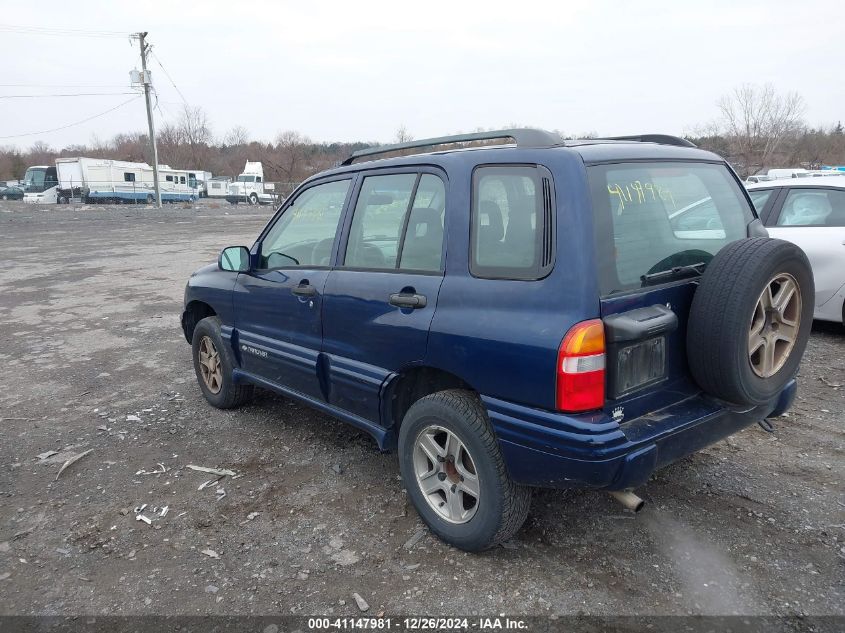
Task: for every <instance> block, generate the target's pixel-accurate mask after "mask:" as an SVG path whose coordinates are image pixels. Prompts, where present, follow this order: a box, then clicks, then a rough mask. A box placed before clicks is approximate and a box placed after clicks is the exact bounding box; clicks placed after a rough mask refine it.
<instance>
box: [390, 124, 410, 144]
mask: <svg viewBox="0 0 845 633" xmlns="http://www.w3.org/2000/svg"><path fill="white" fill-rule="evenodd" d="M413 140H414V136H413V135H412V134H411V133H410V132H409V131H408V128H406V127H405V124H404V123H403V124H402V125H400V126H399V128H398V129H397V130H396V136H394V137H393V142H394V143H408V142H410V141H413Z"/></svg>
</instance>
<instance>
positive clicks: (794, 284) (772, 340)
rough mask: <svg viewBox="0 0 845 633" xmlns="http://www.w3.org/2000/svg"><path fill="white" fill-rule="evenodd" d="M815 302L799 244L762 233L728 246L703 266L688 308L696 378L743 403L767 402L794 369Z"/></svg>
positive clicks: (691, 362) (724, 396) (720, 395)
mask: <svg viewBox="0 0 845 633" xmlns="http://www.w3.org/2000/svg"><path fill="white" fill-rule="evenodd" d="M814 303H815V287H814V285H813V274H812V271H811V268H810V262H809V261H808V260H807V256H806V255H805V254H804V251H802V250H801V249H800V248H799V247H798V246H796V245H795V244H792V243H791V242H785V241H783V240H776V239H769V238H766V237H753V238H748V239H742V240H739V241H736V242H733V243H731V244H728V245H727V246H726V247H725V248H723V249H722V250H721V251H719V253H717V254H716V256H715V257H714V258H713V259H712V260H711V261H710V263H709V264H708V265H707V269H706V270H705V271H704V275H702V278H701V283H700V284H699V287H698V289H697V290H696V292H695V296H694V297H693V300H692V307H691V308H690V313H689V324H688V326H687V356H688V358H689V366H690V371H691V372H692V375H693V377H694V378H695V380H696V382H698V384H699V385H700V386H701V388H702V389H704V391H706V392H707V393H709V394H711V395H713V396H716V397H717V398H721V399H722V400H727V401H728V402H733V403H736V404H740V405H760V404H764V403H766V402H769V401H770V400H772V399H773V398H774V397H776V396H777V395H778V394H779V393H780V391H781V390H782V389H783V388H784V387H785V386H786V384H787V383H788V382H789V381H790V380H791V379H792V378H793V377H794V376H795V374H796V373H797V372H798V364H799V363H800V362H801V357H802V356H803V354H804V349H805V348H806V346H807V339H808V338H809V336H810V328H811V326H812V321H813V305H814Z"/></svg>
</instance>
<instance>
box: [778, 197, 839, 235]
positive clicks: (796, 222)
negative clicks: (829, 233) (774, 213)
mask: <svg viewBox="0 0 845 633" xmlns="http://www.w3.org/2000/svg"><path fill="white" fill-rule="evenodd" d="M777 226H845V190H839V189H803V188H802V189H790V191H789V193H788V194H787V196H786V200H785V201H784V203H783V209H781V212H780V215H779V216H778V221H777Z"/></svg>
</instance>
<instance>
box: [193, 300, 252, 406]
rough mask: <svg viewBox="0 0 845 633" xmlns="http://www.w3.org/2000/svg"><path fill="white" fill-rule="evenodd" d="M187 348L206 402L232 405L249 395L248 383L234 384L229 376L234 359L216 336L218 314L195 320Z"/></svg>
mask: <svg viewBox="0 0 845 633" xmlns="http://www.w3.org/2000/svg"><path fill="white" fill-rule="evenodd" d="M191 349H192V351H193V357H194V371H195V373H196V375H197V382H198V383H199V386H200V390H201V391H202V395H203V396H204V397H205V399H206V400H207V401H208V403H209V404H210V405H212V406H213V407H217V408H218V409H234V408H235V407H239V406H241V405H242V404H244V403H245V402H247V401H248V400H249V399H250V398H252V394H253V390H254V388H253V386H252V385H243V384H236V383H235V382H234V380H233V379H232V370H233V369H234V359H233V358H232V352H231V351H230V349H229V347H227V346H226V344H225V343H224V342H223V337H222V336H220V319H219V318H217V317H216V316H214V317H206V318H204V319H203V320H202V321H200V322H199V323H197V325H196V327H195V328H194V336H193V340H192V344H191Z"/></svg>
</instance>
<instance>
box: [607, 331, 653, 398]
mask: <svg viewBox="0 0 845 633" xmlns="http://www.w3.org/2000/svg"><path fill="white" fill-rule="evenodd" d="M608 351H609V352H610V354H609V355H608V356H609V361H610V362H609V367H608V396H609V397H610V398H613V399H616V398H620V397H622V396H626V395H628V394H630V393H633V392H634V391H638V390H640V389H643V388H644V387H648V386H650V385H654V384H657V383H659V382H660V381H662V380H664V379H665V378H666V337H664V336H656V337H654V338H650V339H647V340H645V341H638V342H636V343H616V344H612V345H610V346H609V350H608Z"/></svg>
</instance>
